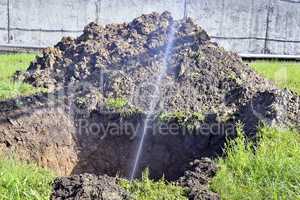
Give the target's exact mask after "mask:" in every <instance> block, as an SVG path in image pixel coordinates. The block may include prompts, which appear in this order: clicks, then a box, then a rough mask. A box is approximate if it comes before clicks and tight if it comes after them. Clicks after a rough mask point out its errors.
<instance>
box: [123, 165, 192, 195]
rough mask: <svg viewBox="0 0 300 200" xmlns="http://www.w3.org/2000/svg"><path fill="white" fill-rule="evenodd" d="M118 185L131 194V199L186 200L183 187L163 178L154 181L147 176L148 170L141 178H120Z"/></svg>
mask: <svg viewBox="0 0 300 200" xmlns="http://www.w3.org/2000/svg"><path fill="white" fill-rule="evenodd" d="M119 185H120V186H121V187H122V188H124V189H125V190H126V191H127V192H129V193H130V194H131V195H132V199H133V200H187V199H188V198H187V197H186V191H185V190H184V188H182V187H179V186H176V185H174V184H172V183H168V182H166V181H165V180H164V178H162V179H160V180H159V181H157V182H155V181H152V180H151V179H150V178H149V170H148V169H146V170H145V171H144V172H143V175H142V179H141V180H133V181H128V180H120V182H119Z"/></svg>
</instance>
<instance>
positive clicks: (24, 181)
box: [0, 157, 54, 200]
mask: <svg viewBox="0 0 300 200" xmlns="http://www.w3.org/2000/svg"><path fill="white" fill-rule="evenodd" d="M53 180H54V175H53V174H52V173H51V172H49V171H47V170H45V169H41V168H39V167H37V166H35V165H30V164H24V163H22V162H20V161H16V160H13V159H4V158H2V157H1V158H0V199H2V200H24V199H26V200H48V199H49V197H50V194H51V183H52V181H53Z"/></svg>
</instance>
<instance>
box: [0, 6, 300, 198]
mask: <svg viewBox="0 0 300 200" xmlns="http://www.w3.org/2000/svg"><path fill="white" fill-rule="evenodd" d="M171 26H175V27H176V34H175V40H174V42H175V43H174V48H173V49H172V52H171V54H170V58H169V59H168V62H167V63H168V66H167V74H166V76H165V77H163V80H162V82H161V85H160V86H159V89H160V94H161V96H160V98H159V101H158V102H157V105H156V107H155V111H156V112H155V114H154V115H153V120H152V121H151V124H150V127H149V129H147V130H148V134H147V138H146V140H145V141H146V142H145V145H144V150H143V155H142V158H141V162H140V166H139V168H140V169H139V172H141V170H142V169H143V168H145V167H149V168H150V171H151V175H152V176H153V178H159V177H161V176H162V175H163V174H165V177H166V178H167V179H168V180H177V179H178V178H179V177H181V176H183V175H184V172H185V171H186V170H187V169H188V168H189V165H188V163H189V162H192V161H194V160H195V159H201V158H202V157H210V158H213V157H215V156H220V155H222V150H223V147H224V143H225V141H226V138H230V137H234V136H235V125H236V123H237V122H242V123H244V125H245V126H244V130H245V133H246V134H247V135H248V136H251V137H252V136H253V137H255V135H256V132H257V127H258V125H259V124H260V123H261V122H266V123H268V124H270V125H274V126H280V127H290V126H299V124H300V123H299V122H300V116H299V102H300V101H299V96H297V95H295V94H294V93H292V92H290V91H288V90H279V89H277V88H276V87H275V86H274V85H273V84H272V83H270V82H268V81H266V80H264V79H263V78H262V77H260V76H258V75H257V74H256V73H255V72H254V71H253V70H252V69H251V68H250V67H249V66H247V65H245V64H244V63H243V62H242V60H241V58H240V57H239V56H238V55H237V54H235V53H231V52H227V51H225V50H224V49H223V48H221V47H219V46H218V45H217V44H216V43H214V42H212V41H211V40H210V38H209V36H208V34H207V33H206V32H205V31H204V30H203V29H202V28H201V27H199V26H197V25H196V24H195V23H194V22H193V20H192V19H187V20H181V21H175V20H173V18H172V17H171V15H170V13H168V12H165V13H163V14H161V15H160V14H157V13H152V14H149V15H142V16H141V17H139V18H136V19H134V20H133V21H132V22H130V23H124V24H110V25H106V26H101V25H98V24H95V23H90V24H89V25H88V26H86V27H85V29H84V33H83V34H82V35H81V36H80V37H78V38H76V39H72V38H69V37H68V38H63V39H62V41H61V42H59V43H58V44H57V45H56V46H55V47H54V48H48V49H45V50H44V52H43V55H42V56H40V57H38V58H37V60H36V61H35V62H33V63H32V64H31V65H30V67H29V69H28V71H27V72H25V73H24V74H20V73H17V74H18V75H16V77H15V79H19V80H23V81H24V82H26V83H29V84H32V85H33V86H36V87H45V88H48V90H49V93H48V94H42V95H37V96H33V97H27V98H22V99H15V100H11V101H7V102H2V103H0V111H1V112H0V113H1V122H0V127H1V129H0V136H1V138H0V148H2V149H3V150H2V151H4V152H12V153H15V154H17V155H20V157H21V158H23V157H24V156H25V155H28V156H26V157H28V160H34V161H36V162H38V163H39V164H40V165H42V166H46V167H50V168H52V169H54V170H56V171H58V172H60V174H62V175H69V174H80V173H86V172H87V173H93V174H97V175H103V174H108V175H110V176H113V177H114V176H115V175H116V174H120V175H121V176H123V177H126V176H128V175H129V172H130V169H131V168H132V166H131V165H132V163H133V160H134V156H135V152H136V148H137V145H138V142H139V138H140V134H141V130H142V128H143V122H144V120H145V115H146V113H147V111H148V110H149V105H150V102H151V98H153V97H152V94H153V93H154V90H155V84H156V82H157V80H158V76H159V73H160V71H161V70H160V69H161V66H162V65H163V63H164V54H165V49H166V46H167V44H166V43H167V40H168V35H169V32H170V29H171V28H170V27H171ZM124 99H125V100H126V102H125V103H124V102H123V103H124V105H123V104H122V105H121V106H120V105H119V104H118V101H120V100H122V101H123V100H124ZM109 102H113V103H109ZM298 128H299V127H298ZM200 163H201V165H202V164H203V163H202V161H201V162H200ZM204 164H205V162H204ZM61 168H62V169H61ZM198 169H199V168H196V172H195V173H198V172H199V173H202V171H201V170H200V171H199V170H198ZM200 169H202V168H201V167H200ZM197 170H198V171H197ZM189 173H190V174H191V176H192V177H195V178H192V177H190V178H186V180H190V179H191V180H192V182H194V181H195V184H196V185H197V186H195V187H197V188H198V185H200V182H199V183H198V182H197V181H200V180H198V178H199V177H201V176H202V175H199V174H194V172H189ZM198 175H199V177H198ZM77 179H78V178H77ZM77 179H76V180H77ZM187 182H190V181H187ZM201 184H202V183H201ZM205 184H206V183H205ZM205 184H204V185H205ZM185 185H186V184H185ZM187 185H188V187H191V188H192V187H194V186H192V185H189V184H187ZM206 185H207V184H206ZM76 187H77V186H76ZM101 187H102V186H101ZM204 187H205V186H204ZM96 190H98V189H96ZM200 190H201V191H203V190H202V189H200ZM201 191H200V193H201ZM192 193H193V195H194V196H197V195H198V193H199V192H198V189H195V190H194V189H192ZM194 193H195V194H194ZM200 193H199V194H200ZM201 195H202V194H201ZM207 195H211V194H210V193H208V194H207ZM213 196H214V195H213ZM195 198H196V197H195Z"/></svg>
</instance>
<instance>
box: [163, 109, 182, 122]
mask: <svg viewBox="0 0 300 200" xmlns="http://www.w3.org/2000/svg"><path fill="white" fill-rule="evenodd" d="M187 118H188V115H187V113H185V112H180V111H177V112H165V113H161V114H160V115H159V120H160V121H161V122H170V121H173V120H174V121H176V122H178V123H179V124H183V123H184V122H185V121H186V120H187Z"/></svg>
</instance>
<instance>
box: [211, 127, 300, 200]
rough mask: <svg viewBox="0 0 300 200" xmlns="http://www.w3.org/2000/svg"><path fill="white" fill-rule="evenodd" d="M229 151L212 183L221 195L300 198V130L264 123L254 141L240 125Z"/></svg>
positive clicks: (232, 198) (233, 199)
mask: <svg viewBox="0 0 300 200" xmlns="http://www.w3.org/2000/svg"><path fill="white" fill-rule="evenodd" d="M226 154H227V156H226V157H225V158H220V159H219V160H218V165H219V171H218V172H217V174H216V176H215V177H214V178H213V180H212V183H211V188H212V190H213V191H215V192H218V193H219V194H220V195H221V198H222V199H224V200H227V199H228V200H240V199H300V136H299V133H298V132H296V131H291V130H281V131H279V130H276V129H274V128H269V127H263V128H261V130H260V132H259V141H258V144H256V145H255V144H253V143H251V142H249V141H248V140H247V139H246V138H245V136H244V133H243V132H242V129H241V128H239V129H238V137H237V138H236V139H235V140H232V141H229V142H228V144H227V145H226Z"/></svg>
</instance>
